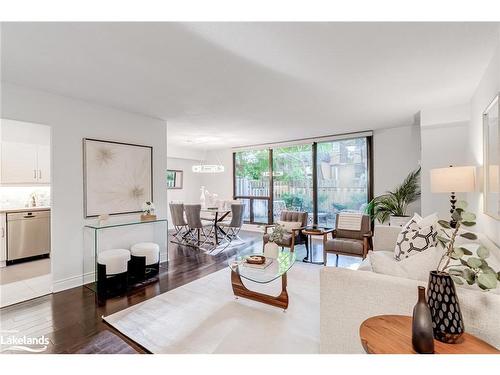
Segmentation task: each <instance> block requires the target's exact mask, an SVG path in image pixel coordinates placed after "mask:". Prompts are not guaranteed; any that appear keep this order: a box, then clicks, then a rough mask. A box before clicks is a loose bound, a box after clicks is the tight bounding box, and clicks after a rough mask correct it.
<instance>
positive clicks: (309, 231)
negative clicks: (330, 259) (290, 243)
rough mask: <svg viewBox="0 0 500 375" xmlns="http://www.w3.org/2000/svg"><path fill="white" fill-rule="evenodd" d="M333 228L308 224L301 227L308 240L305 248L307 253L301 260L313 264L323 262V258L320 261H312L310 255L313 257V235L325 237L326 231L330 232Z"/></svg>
mask: <svg viewBox="0 0 500 375" xmlns="http://www.w3.org/2000/svg"><path fill="white" fill-rule="evenodd" d="M332 232H333V228H324V227H319V226H317V225H310V226H307V227H305V228H304V229H302V234H304V235H306V236H307V241H308V245H309V246H308V247H307V248H306V250H307V254H306V257H305V258H304V259H303V260H302V261H303V262H305V263H313V264H321V265H324V264H325V260H324V259H323V261H322V262H314V261H313V259H312V257H313V240H312V238H313V236H322V237H325V236H326V235H327V234H328V233H332Z"/></svg>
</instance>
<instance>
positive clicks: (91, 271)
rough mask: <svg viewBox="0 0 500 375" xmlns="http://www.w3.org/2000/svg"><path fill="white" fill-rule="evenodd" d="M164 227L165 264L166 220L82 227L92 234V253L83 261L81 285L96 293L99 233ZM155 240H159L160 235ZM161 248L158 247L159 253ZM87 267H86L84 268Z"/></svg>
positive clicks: (121, 222)
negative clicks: (122, 229)
mask: <svg viewBox="0 0 500 375" xmlns="http://www.w3.org/2000/svg"><path fill="white" fill-rule="evenodd" d="M148 224H149V225H165V228H164V230H163V231H162V232H161V233H164V236H165V240H164V241H162V242H163V243H164V244H165V245H164V246H165V249H166V254H167V260H166V261H167V262H168V220H167V219H155V220H129V221H116V222H106V223H102V224H87V225H85V226H84V228H85V229H87V230H89V231H91V232H92V242H93V251H92V253H91V255H92V259H90V260H89V259H85V257H84V259H83V268H84V270H83V277H84V279H83V285H84V286H85V287H87V288H88V289H90V290H92V291H94V292H95V291H96V290H97V289H96V279H97V255H98V254H99V251H100V249H99V233H101V232H102V231H104V230H110V229H113V228H124V227H129V226H136V225H148ZM156 234H157V233H156V231H155V238H157V237H158V238H159V237H160V235H158V236H156ZM161 249H162V246H161V245H160V251H161ZM86 266H87V267H86Z"/></svg>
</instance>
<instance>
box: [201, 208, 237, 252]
mask: <svg viewBox="0 0 500 375" xmlns="http://www.w3.org/2000/svg"><path fill="white" fill-rule="evenodd" d="M201 212H202V213H209V214H210V217H207V216H202V219H203V220H207V221H212V222H213V226H214V235H215V245H216V246H217V245H219V244H220V240H219V234H222V235H223V236H224V237H225V236H226V235H227V233H226V232H225V231H224V229H222V228H221V226H220V223H221V222H222V221H223V220H224V219H225V218H226V217H227V216H228V215H229V214H230V213H231V210H227V209H222V208H217V207H213V208H212V207H207V208H202V209H201Z"/></svg>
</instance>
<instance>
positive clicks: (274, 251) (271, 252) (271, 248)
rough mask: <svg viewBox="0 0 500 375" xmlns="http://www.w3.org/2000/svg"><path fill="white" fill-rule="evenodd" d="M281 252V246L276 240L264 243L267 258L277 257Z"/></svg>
mask: <svg viewBox="0 0 500 375" xmlns="http://www.w3.org/2000/svg"><path fill="white" fill-rule="evenodd" d="M279 253H280V247H279V246H278V245H277V244H276V243H274V242H268V243H266V244H265V245H264V256H265V257H266V258H273V259H277V258H278V255H279Z"/></svg>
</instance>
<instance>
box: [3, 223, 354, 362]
mask: <svg viewBox="0 0 500 375" xmlns="http://www.w3.org/2000/svg"><path fill="white" fill-rule="evenodd" d="M241 237H242V238H243V239H245V241H246V243H245V245H242V246H241V247H240V248H238V249H228V250H226V251H225V252H223V253H221V254H218V255H216V256H210V255H207V254H204V253H200V252H199V251H198V250H196V249H193V248H189V247H181V246H177V245H174V244H170V248H169V255H170V262H169V263H168V264H167V263H162V264H161V265H160V275H159V280H158V281H157V282H154V283H151V284H148V285H144V286H141V287H139V288H136V289H134V290H133V291H131V292H129V293H128V294H127V295H125V296H121V297H115V298H111V299H108V300H107V301H106V302H104V303H103V302H101V303H97V301H96V298H95V294H94V292H92V291H91V290H89V289H87V288H85V287H83V286H82V287H77V288H73V289H69V290H65V291H62V292H59V293H54V294H51V295H47V296H44V297H40V298H36V299H33V300H30V301H26V302H22V303H19V304H16V305H13V306H9V307H5V308H2V309H1V310H0V329H1V330H2V331H17V333H15V335H16V336H18V337H21V336H24V335H26V336H29V337H39V336H41V335H45V337H48V338H49V340H50V343H49V345H48V348H47V350H46V351H45V352H44V353H76V352H78V351H80V352H96V351H95V350H94V349H95V347H96V345H97V346H99V350H98V352H99V353H125V352H131V351H132V350H129V349H128V348H126V345H124V343H123V341H125V343H126V344H128V345H129V346H130V347H132V348H133V349H135V350H136V351H137V352H139V353H145V352H146V351H145V350H144V349H143V348H141V347H140V346H139V345H137V344H136V343H134V342H133V341H131V340H129V339H128V338H126V337H125V336H123V335H121V334H120V333H119V332H118V331H116V330H115V329H113V328H112V327H110V326H109V325H107V324H106V323H104V322H103V321H102V319H101V317H102V316H107V315H110V314H113V313H115V312H117V311H120V310H123V309H125V308H127V307H129V306H133V305H135V304H137V303H140V302H142V301H145V300H147V299H149V298H152V297H155V296H157V295H159V294H162V293H165V292H167V291H169V290H172V289H175V288H177V287H179V286H181V285H184V284H187V283H189V282H191V281H194V280H196V279H199V278H201V277H203V276H205V275H208V274H210V273H212V272H215V271H218V270H220V269H223V268H224V267H227V264H228V260H230V259H231V258H233V257H234V255H235V254H236V252H237V250H238V251H240V252H244V253H248V254H250V253H252V252H258V251H260V250H261V248H262V241H261V238H262V235H261V234H258V233H252V232H245V233H243V232H242V234H241ZM296 252H297V255H298V259H302V258H303V257H304V256H305V249H304V248H303V246H298V247H297V248H296ZM313 254H314V255H315V258H318V257H321V256H322V255H321V249H320V248H319V247H318V248H315V249H314V250H313ZM316 260H319V259H316ZM356 261H357V260H348V259H347V260H346V261H345V262H347V263H345V264H349V263H352V262H356ZM330 264H331V263H330ZM228 282H229V280H228ZM104 331H110V332H111V333H112V334H113V335H108V334H107V335H106V339H105V340H100V341H99V343H98V344H96V340H97V341H98V339H99V338H100V337H98V335H99V334H100V333H101V332H104ZM3 334H4V335H5V333H3ZM114 335H116V336H118V337H116V339H113V337H112V336H114ZM101 336H102V335H101ZM118 338H121V340H120V339H118ZM88 347H92V348H94V349H92V350H87V349H86V348H88ZM4 353H16V352H15V351H11V352H8V351H7V352H4ZM17 353H18V352H17Z"/></svg>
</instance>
